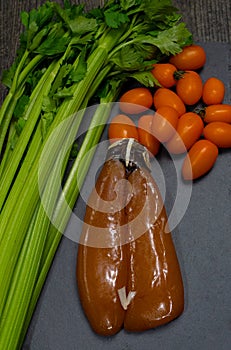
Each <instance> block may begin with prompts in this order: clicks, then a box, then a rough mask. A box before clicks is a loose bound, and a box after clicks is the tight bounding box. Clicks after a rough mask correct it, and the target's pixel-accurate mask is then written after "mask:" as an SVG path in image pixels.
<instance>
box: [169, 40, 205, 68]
mask: <svg viewBox="0 0 231 350" xmlns="http://www.w3.org/2000/svg"><path fill="white" fill-rule="evenodd" d="M169 62H170V63H171V64H173V65H174V66H175V67H176V68H177V69H180V70H196V69H199V68H202V67H203V66H204V64H205V62H206V53H205V50H204V49H203V47H201V46H200V45H190V46H185V47H184V48H183V49H182V51H181V52H180V53H178V54H177V55H174V56H172V57H171V58H170V60H169Z"/></svg>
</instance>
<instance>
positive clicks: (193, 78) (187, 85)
mask: <svg viewBox="0 0 231 350" xmlns="http://www.w3.org/2000/svg"><path fill="white" fill-rule="evenodd" d="M202 90H203V83H202V79H201V77H200V75H199V74H198V73H197V72H194V71H188V70H187V71H185V72H184V73H183V74H182V77H181V78H179V80H178V81H177V83H176V92H177V95H178V96H179V97H180V98H181V100H182V101H183V102H184V103H185V104H186V105H189V106H191V105H194V104H196V103H197V102H198V101H199V100H200V98H201V96H202Z"/></svg>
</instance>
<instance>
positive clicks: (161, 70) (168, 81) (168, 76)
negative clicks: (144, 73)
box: [151, 63, 177, 88]
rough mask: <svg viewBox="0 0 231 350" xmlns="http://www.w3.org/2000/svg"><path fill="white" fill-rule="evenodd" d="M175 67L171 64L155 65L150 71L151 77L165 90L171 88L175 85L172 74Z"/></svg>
mask: <svg viewBox="0 0 231 350" xmlns="http://www.w3.org/2000/svg"><path fill="white" fill-rule="evenodd" d="M176 71H177V69H176V67H175V66H174V65H173V64H171V63H156V64H154V66H153V69H152V70H151V72H152V74H153V76H154V77H155V78H156V79H157V80H158V82H159V83H160V84H161V85H162V86H163V87H165V88H170V87H173V86H174V85H175V84H176V80H175V78H174V73H175V72H176Z"/></svg>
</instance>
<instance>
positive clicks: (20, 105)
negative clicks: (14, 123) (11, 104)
mask: <svg viewBox="0 0 231 350" xmlns="http://www.w3.org/2000/svg"><path fill="white" fill-rule="evenodd" d="M29 100H30V97H29V96H27V95H22V96H21V97H20V98H19V99H18V101H17V104H16V106H15V109H14V117H15V118H16V119H19V118H20V117H22V116H23V113H24V111H25V108H26V106H27V104H28V102H29Z"/></svg>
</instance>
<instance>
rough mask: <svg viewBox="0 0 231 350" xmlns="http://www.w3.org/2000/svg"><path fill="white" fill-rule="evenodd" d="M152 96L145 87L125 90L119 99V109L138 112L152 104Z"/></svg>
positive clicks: (129, 112)
mask: <svg viewBox="0 0 231 350" xmlns="http://www.w3.org/2000/svg"><path fill="white" fill-rule="evenodd" d="M152 103H153V98H152V94H151V92H150V90H149V89H148V88H145V87H140V88H134V89H131V90H128V91H127V92H125V93H124V94H123V95H122V96H121V98H120V101H119V105H120V110H121V111H122V112H123V113H127V114H139V113H142V112H144V111H146V110H147V109H149V108H150V107H151V106H152Z"/></svg>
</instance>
